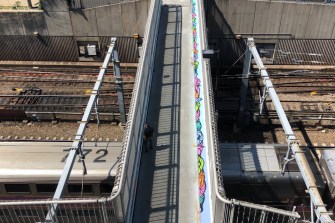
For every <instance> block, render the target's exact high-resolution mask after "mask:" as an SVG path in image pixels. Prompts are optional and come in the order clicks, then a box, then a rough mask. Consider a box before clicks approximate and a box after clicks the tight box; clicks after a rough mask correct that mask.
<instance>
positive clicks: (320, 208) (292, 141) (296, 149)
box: [248, 38, 334, 223]
mask: <svg viewBox="0 0 335 223" xmlns="http://www.w3.org/2000/svg"><path fill="white" fill-rule="evenodd" d="M248 47H249V49H250V51H251V52H252V55H253V56H254V60H255V62H256V64H257V67H258V69H259V71H260V74H261V77H262V79H263V84H264V86H265V88H266V89H267V90H268V93H269V96H270V97H271V100H272V103H273V104H274V106H275V109H276V112H277V114H278V117H279V120H280V122H281V124H282V126H283V129H284V132H285V135H286V139H287V142H288V146H289V150H288V152H287V157H286V163H287V161H288V160H289V158H288V155H289V152H290V150H291V151H292V153H293V155H294V158H295V160H296V162H297V164H298V167H299V170H300V172H301V175H302V177H303V179H304V182H305V184H306V187H307V189H308V192H309V195H310V199H311V201H312V203H313V206H314V211H315V213H316V216H317V218H318V221H320V222H321V223H334V221H333V220H331V218H330V214H329V212H327V210H326V208H325V204H324V203H323V201H322V198H321V196H320V193H319V191H318V188H317V185H316V180H315V178H314V175H313V172H312V170H311V168H310V166H309V163H308V161H307V159H306V157H305V154H304V151H303V150H302V149H301V148H300V146H299V142H298V140H297V139H296V137H295V135H294V133H293V131H292V128H291V125H290V123H289V121H288V119H287V117H286V114H285V111H284V109H283V107H282V105H281V103H280V100H279V98H278V95H277V93H276V91H275V89H274V87H273V85H272V82H271V80H270V77H269V75H268V73H267V71H266V68H265V67H264V65H263V62H262V60H261V58H260V56H259V54H258V52H257V49H256V46H255V43H254V39H253V38H248Z"/></svg>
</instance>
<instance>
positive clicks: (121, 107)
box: [113, 47, 127, 125]
mask: <svg viewBox="0 0 335 223" xmlns="http://www.w3.org/2000/svg"><path fill="white" fill-rule="evenodd" d="M113 67H114V75H115V78H116V81H115V83H116V92H117V98H118V103H119V111H120V119H121V120H120V121H121V124H122V125H126V121H127V120H126V109H125V106H124V98H123V86H122V78H121V69H120V61H119V54H118V52H117V47H114V50H113Z"/></svg>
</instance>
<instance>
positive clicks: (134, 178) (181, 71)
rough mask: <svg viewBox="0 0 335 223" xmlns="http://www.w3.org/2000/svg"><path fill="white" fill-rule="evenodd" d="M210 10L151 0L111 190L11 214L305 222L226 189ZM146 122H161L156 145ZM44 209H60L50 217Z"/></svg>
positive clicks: (7, 205)
mask: <svg viewBox="0 0 335 223" xmlns="http://www.w3.org/2000/svg"><path fill="white" fill-rule="evenodd" d="M204 14H205V13H204V5H203V1H200V0H191V2H190V1H186V0H163V1H161V0H153V1H151V6H150V10H149V14H148V20H147V24H146V30H145V35H144V42H143V45H142V48H141V50H140V59H139V64H138V70H137V75H136V81H135V84H134V90H133V95H132V101H131V105H130V110H129V113H128V118H127V120H128V121H127V124H126V128H125V135H124V140H123V146H122V151H121V155H120V159H119V163H118V166H117V176H116V180H115V185H114V188H113V192H112V194H111V196H110V197H107V198H95V199H93V198H82V199H65V198H63V199H58V200H54V199H50V200H38V201H32V200H29V201H27V200H26V201H15V202H0V208H1V209H2V210H5V209H8V210H9V211H8V213H12V214H11V216H10V218H11V219H12V220H10V221H9V222H17V221H19V222H25V221H26V222H192V223H193V222H234V223H235V222H298V220H299V218H300V216H299V214H297V213H296V212H294V210H292V211H284V210H280V209H276V208H272V207H268V206H264V205H257V204H253V203H249V202H244V201H239V200H235V199H233V198H227V197H226V195H225V191H224V185H223V183H222V177H221V176H222V174H221V164H220V163H221V161H220V154H219V151H220V148H219V143H218V136H217V129H216V118H215V112H214V101H213V91H212V83H211V73H210V65H209V59H204V56H203V52H204V50H206V49H208V44H207V36H206V25H205V20H204ZM250 48H251V50H250V52H252V46H250ZM253 53H254V52H253ZM250 55H251V54H250ZM261 69H263V68H261ZM146 122H148V123H150V124H151V126H152V127H153V128H154V129H155V135H154V137H153V140H152V144H153V148H154V149H153V150H150V151H149V152H145V151H144V150H143V149H142V143H143V136H142V134H143V127H144V123H146ZM307 181H308V179H307ZM308 189H309V188H308ZM17 207H20V208H21V209H27V210H30V209H38V213H41V214H40V215H39V216H35V217H26V218H25V219H22V218H20V219H19V218H17V216H15V212H12V211H10V210H12V209H14V208H17ZM55 207H56V208H58V209H61V210H81V211H82V213H83V214H82V215H80V216H77V217H74V216H71V217H69V216H67V215H66V213H65V214H59V213H58V212H57V211H55V210H53V209H54V208H55ZM88 208H89V209H90V210H93V212H88V214H85V213H86V212H85V210H86V209H88ZM43 213H53V214H52V217H51V218H48V219H47V221H46V220H45V219H44V218H45V214H44V215H43ZM317 214H318V215H319V217H320V220H322V222H331V221H328V218H327V216H326V217H325V218H322V217H321V215H323V216H324V215H328V214H327V213H320V212H317ZM0 219H2V218H1V216H0ZM18 219H19V220H18ZM323 219H325V220H323ZM2 220H3V219H2ZM3 222H8V221H3Z"/></svg>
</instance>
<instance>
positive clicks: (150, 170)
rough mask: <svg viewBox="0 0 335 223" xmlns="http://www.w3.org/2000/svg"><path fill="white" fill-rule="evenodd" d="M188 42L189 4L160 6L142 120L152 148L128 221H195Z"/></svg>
mask: <svg viewBox="0 0 335 223" xmlns="http://www.w3.org/2000/svg"><path fill="white" fill-rule="evenodd" d="M165 4H166V2H165ZM184 13H185V15H184ZM182 20H183V22H182ZM191 40H192V29H191V9H190V6H189V5H187V4H184V6H183V7H181V6H172V5H168V6H163V7H162V13H161V20H160V25H159V34H158V41H157V50H156V59H155V71H154V76H153V80H152V89H151V94H150V102H149V110H148V118H147V122H148V123H150V124H151V126H152V127H153V128H154V129H155V130H156V131H155V135H154V137H153V140H152V142H153V147H154V149H153V150H152V151H149V152H145V150H143V151H144V152H143V154H142V159H141V167H140V173H139V179H138V187H137V193H136V200H135V210H134V216H133V222H192V223H193V222H197V219H198V206H199V205H198V187H197V186H198V178H197V177H198V176H197V151H196V146H195V144H196V139H195V115H194V87H193V82H194V80H193V77H194V74H193V66H192V55H193V54H192V41H191Z"/></svg>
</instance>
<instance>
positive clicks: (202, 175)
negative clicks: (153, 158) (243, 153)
mask: <svg viewBox="0 0 335 223" xmlns="http://www.w3.org/2000/svg"><path fill="white" fill-rule="evenodd" d="M200 16H201V15H200V14H199V5H198V2H197V0H192V32H193V60H194V86H195V120H196V134H197V150H198V180H199V205H200V221H201V222H211V213H210V212H211V211H210V202H209V198H210V197H209V189H207V187H208V184H209V179H208V177H209V175H208V162H207V161H208V159H207V151H206V149H207V135H206V131H205V127H206V123H205V108H204V104H205V101H204V89H203V84H202V83H203V82H204V78H203V73H202V46H201V36H200V32H201V30H200Z"/></svg>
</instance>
